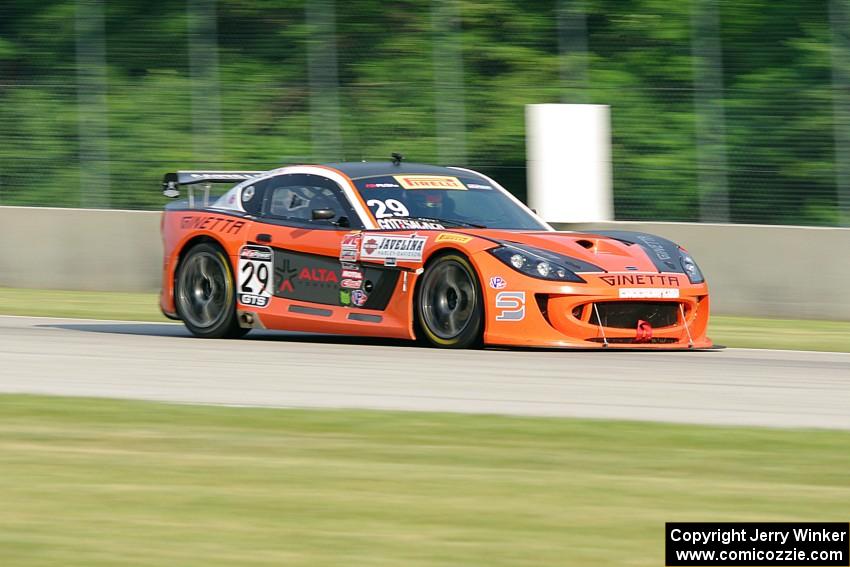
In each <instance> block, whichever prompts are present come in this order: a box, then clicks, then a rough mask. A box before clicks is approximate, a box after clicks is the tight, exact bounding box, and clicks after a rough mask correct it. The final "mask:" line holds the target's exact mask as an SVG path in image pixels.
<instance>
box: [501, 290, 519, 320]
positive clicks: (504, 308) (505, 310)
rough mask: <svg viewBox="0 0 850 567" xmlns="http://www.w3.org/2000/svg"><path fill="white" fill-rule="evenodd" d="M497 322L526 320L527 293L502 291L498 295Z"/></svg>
mask: <svg viewBox="0 0 850 567" xmlns="http://www.w3.org/2000/svg"><path fill="white" fill-rule="evenodd" d="M496 309H501V311H500V312H499V313H498V314H497V315H496V321H522V320H523V319H525V292H524V291H500V292H499V293H497V294H496Z"/></svg>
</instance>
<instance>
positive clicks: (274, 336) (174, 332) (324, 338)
mask: <svg viewBox="0 0 850 567" xmlns="http://www.w3.org/2000/svg"><path fill="white" fill-rule="evenodd" d="M38 326H39V327H44V328H51V329H65V330H68V331H81V332H84V333H106V334H111V335H139V336H149V337H169V338H174V339H188V340H205V339H198V338H196V337H194V336H192V334H191V333H189V331H188V330H187V329H186V327H184V326H183V325H180V324H175V323H135V322H134V323H121V322H113V321H109V322H103V323H89V322H86V323H59V324H51V325H38ZM239 341H275V342H292V343H317V344H340V345H363V346H393V347H408V348H430V347H428V346H427V345H424V344H421V343H418V342H416V341H407V340H401V339H385V338H376V337H357V336H351V335H328V334H318V333H296V332H291V331H265V330H259V329H253V330H252V331H251V332H250V333H249V334H248V335H247V336H245V337H243V338H242V339H239ZM724 348H726V347H723V346H720V345H715V346H714V347H713V348H711V349H695V350H692V351H685V350H682V349H665V348H655V349H647V350H635V349H618V348H616V347H613V348H610V349H600V348H587V349H584V348H534V347H511V348H504V347H487V348H486V349H485V350H488V351H504V350H508V351H520V352H540V353H544V352H545V353H557V352H560V353H577V352H583V353H591V352H597V353H604V352H633V353H646V352H706V351H707V350H714V351H717V350H723V349H724Z"/></svg>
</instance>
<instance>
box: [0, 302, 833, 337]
mask: <svg viewBox="0 0 850 567" xmlns="http://www.w3.org/2000/svg"><path fill="white" fill-rule="evenodd" d="M0 314H5V315H41V316H48V317H80V318H91V319H118V320H122V319H123V320H133V321H167V319H166V318H165V317H163V315H162V314H161V313H160V312H159V299H158V297H157V295H156V294H153V293H115V292H96V291H48V290H29V289H9V288H0ZM709 336H710V337H711V338H712V339H713V340H714V342H715V343H717V344H721V345H725V346H729V347H746V348H779V349H795V350H821V351H837V352H850V322H848V321H795V320H790V319H760V318H755V317H729V316H723V315H713V316H712V318H711V324H710V327H709Z"/></svg>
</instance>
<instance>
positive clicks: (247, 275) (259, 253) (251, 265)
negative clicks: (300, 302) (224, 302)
mask: <svg viewBox="0 0 850 567" xmlns="http://www.w3.org/2000/svg"><path fill="white" fill-rule="evenodd" d="M273 256H274V254H273V252H272V249H271V248H269V247H267V246H243V247H242V249H241V250H239V266H238V267H237V271H238V284H237V296H238V298H239V303H241V304H242V305H249V306H251V307H259V308H265V307H268V306H269V303H270V302H271V297H272V274H273V273H274V261H273Z"/></svg>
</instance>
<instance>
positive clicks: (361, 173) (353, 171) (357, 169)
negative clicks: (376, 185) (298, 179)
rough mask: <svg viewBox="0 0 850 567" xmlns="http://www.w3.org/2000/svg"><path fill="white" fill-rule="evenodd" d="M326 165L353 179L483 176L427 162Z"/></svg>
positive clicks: (357, 162)
mask: <svg viewBox="0 0 850 567" xmlns="http://www.w3.org/2000/svg"><path fill="white" fill-rule="evenodd" d="M324 165H325V166H326V167H332V168H334V169H336V170H339V171H341V172H342V173H344V174H345V175H347V176H348V177H350V178H351V179H363V178H365V177H377V176H379V175H405V174H407V175H413V174H424V175H450V176H457V175H463V176H466V177H479V178H483V176H482V175H481V174H480V173H476V172H472V171H467V170H463V171H461V170H459V169H453V168H450V167H442V166H439V165H429V164H426V163H405V162H402V163H400V164H399V165H395V164H393V162H391V161H352V162H340V163H326V164H324Z"/></svg>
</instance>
